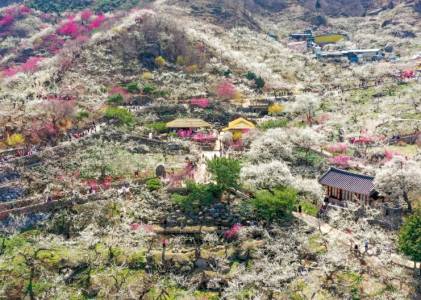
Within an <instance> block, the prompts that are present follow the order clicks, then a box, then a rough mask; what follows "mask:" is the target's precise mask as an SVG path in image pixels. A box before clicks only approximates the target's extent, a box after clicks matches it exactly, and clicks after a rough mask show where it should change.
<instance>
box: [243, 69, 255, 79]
mask: <svg viewBox="0 0 421 300" xmlns="http://www.w3.org/2000/svg"><path fill="white" fill-rule="evenodd" d="M245 77H246V78H247V79H248V80H255V79H256V78H257V76H256V74H255V73H253V72H250V71H248V72H247V74H246V75H245Z"/></svg>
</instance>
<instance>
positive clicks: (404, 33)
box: [392, 30, 416, 39]
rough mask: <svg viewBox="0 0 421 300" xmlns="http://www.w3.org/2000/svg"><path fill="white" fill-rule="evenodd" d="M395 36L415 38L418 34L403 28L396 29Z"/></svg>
mask: <svg viewBox="0 0 421 300" xmlns="http://www.w3.org/2000/svg"><path fill="white" fill-rule="evenodd" d="M392 34H393V35H394V36H396V37H399V38H402V39H405V38H409V39H412V38H415V37H416V34H415V33H413V32H412V31H408V30H402V31H395V32H393V33H392Z"/></svg>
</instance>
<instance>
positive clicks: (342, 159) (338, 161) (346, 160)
mask: <svg viewBox="0 0 421 300" xmlns="http://www.w3.org/2000/svg"><path fill="white" fill-rule="evenodd" d="M351 159H352V157H351V156H348V155H338V156H335V157H332V158H329V162H330V163H331V164H332V165H335V166H338V167H342V168H348V167H349V166H350V162H351Z"/></svg>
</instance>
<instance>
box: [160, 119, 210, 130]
mask: <svg viewBox="0 0 421 300" xmlns="http://www.w3.org/2000/svg"><path fill="white" fill-rule="evenodd" d="M166 127H167V128H170V129H199V128H210V127H212V126H211V124H209V123H208V122H206V121H203V120H201V119H175V120H173V121H171V122H168V123H167V125H166Z"/></svg>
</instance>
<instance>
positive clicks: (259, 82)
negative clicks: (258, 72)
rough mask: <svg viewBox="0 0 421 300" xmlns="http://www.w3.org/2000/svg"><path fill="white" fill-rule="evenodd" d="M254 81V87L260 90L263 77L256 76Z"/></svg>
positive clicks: (263, 85)
mask: <svg viewBox="0 0 421 300" xmlns="http://www.w3.org/2000/svg"><path fill="white" fill-rule="evenodd" d="M254 83H255V84H256V88H257V89H258V90H261V89H263V88H264V87H265V84H266V83H265V81H264V80H263V78H262V77H260V76H259V77H257V78H256V79H255V80H254Z"/></svg>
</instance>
